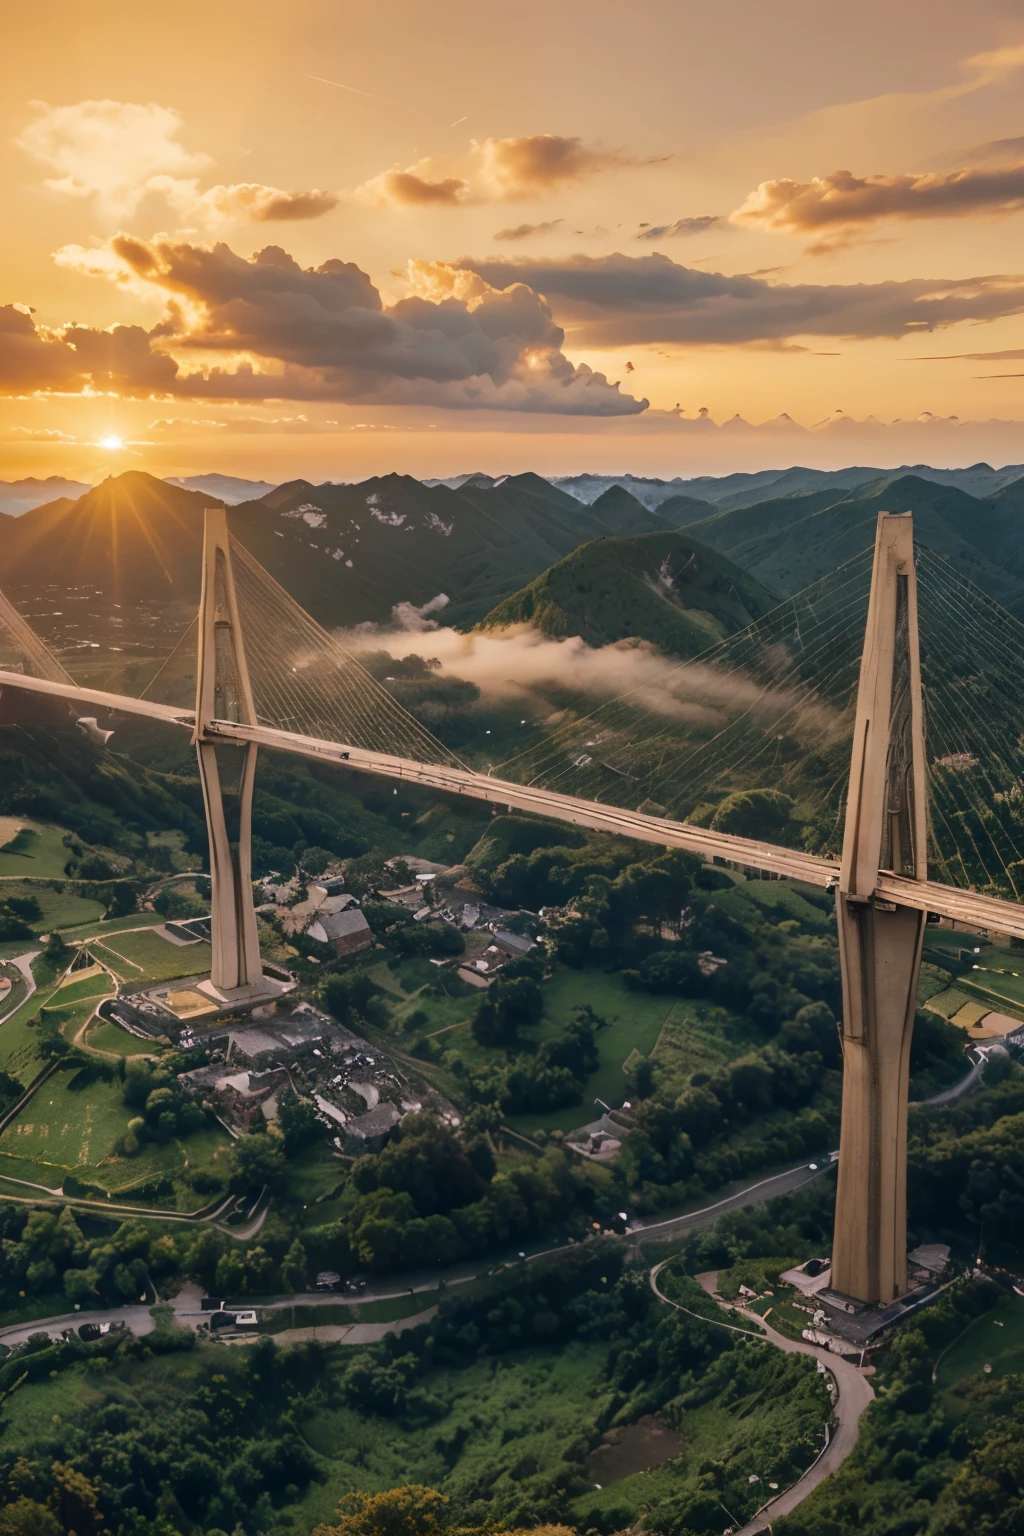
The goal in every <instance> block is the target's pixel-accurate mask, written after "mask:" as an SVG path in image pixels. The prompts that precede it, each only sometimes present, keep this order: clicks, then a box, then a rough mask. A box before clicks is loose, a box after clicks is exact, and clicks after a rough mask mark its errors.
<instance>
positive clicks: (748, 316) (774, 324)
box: [455, 253, 1024, 347]
mask: <svg viewBox="0 0 1024 1536" xmlns="http://www.w3.org/2000/svg"><path fill="white" fill-rule="evenodd" d="M455 266H456V267H457V268H459V269H462V270H464V271H469V272H473V273H475V274H477V275H478V276H480V277H482V278H483V279H484V280H485V281H486V282H487V283H488V284H490V285H491V286H492V287H494V288H499V289H503V288H505V287H506V286H507V285H510V284H514V283H525V284H527V285H528V286H529V287H530V288H531V289H533V290H534V291H535V292H537V293H540V294H543V295H544V296H545V297H546V299H547V300H548V301H549V303H550V304H551V307H552V311H553V312H554V314H555V315H556V316H557V318H558V320H559V323H563V324H570V325H571V326H572V332H573V339H574V340H575V341H576V342H577V343H579V344H581V345H583V346H588V347H618V346H631V345H636V344H640V343H645V342H675V343H679V344H682V345H691V346H737V345H747V344H749V343H751V342H764V341H771V340H785V339H790V338H793V337H797V336H843V337H860V338H867V337H890V338H898V337H902V336H907V335H911V334H914V333H916V332H917V331H931V330H935V329H937V328H938V327H942V326H947V325H954V324H956V323H957V322H958V321H962V320H972V321H984V320H994V319H997V318H1000V317H1002V316H1005V315H1015V314H1019V313H1021V312H1022V311H1024V276H1013V275H1011V276H1002V275H994V276H987V277H977V278H957V279H942V278H909V279H906V280H903V281H898V282H883V283H769V282H766V281H765V280H764V279H763V278H758V277H751V276H749V275H746V274H742V273H740V274H738V275H736V276H733V277H727V276H725V275H723V274H722V273H720V272H702V271H699V270H698V269H696V268H695V267H685V266H682V265H680V264H678V263H677V262H674V261H672V260H671V259H670V258H669V257H668V256H665V255H662V254H661V253H652V254H651V255H650V256H624V255H622V254H621V253H616V254H614V255H611V256H582V255H575V256H569V257H566V258H565V259H564V260H557V259H556V260H544V259H541V258H539V257H536V258H534V257H526V256H519V257H508V256H505V257H498V256H494V257H489V258H486V259H484V260H477V259H476V258H473V257H468V256H464V257H461V258H460V259H459V261H457V262H456V263H455Z"/></svg>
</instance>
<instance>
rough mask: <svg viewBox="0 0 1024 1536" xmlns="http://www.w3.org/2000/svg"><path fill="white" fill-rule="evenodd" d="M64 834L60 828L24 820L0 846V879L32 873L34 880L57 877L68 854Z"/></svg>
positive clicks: (60, 873)
mask: <svg viewBox="0 0 1024 1536" xmlns="http://www.w3.org/2000/svg"><path fill="white" fill-rule="evenodd" d="M64 837H65V832H64V829H63V827H48V826H43V825H42V824H41V823H39V822H27V823H26V824H25V826H24V827H23V828H22V829H21V831H20V832H18V833H16V834H15V836H14V837H12V838H11V839H10V840H9V841H8V842H7V843H5V844H4V846H3V847H2V848H0V879H3V878H11V877H12V876H17V875H22V876H24V875H32V876H34V877H35V878H36V879H42V880H47V879H49V880H53V879H57V880H59V879H60V878H61V876H62V875H63V873H64V865H65V864H66V863H67V861H68V859H69V858H70V857H71V854H70V853H69V851H68V849H67V848H65V846H64Z"/></svg>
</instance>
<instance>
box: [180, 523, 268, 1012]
mask: <svg viewBox="0 0 1024 1536" xmlns="http://www.w3.org/2000/svg"><path fill="white" fill-rule="evenodd" d="M212 720H233V721H237V722H238V723H239V724H241V725H255V724H256V709H255V706H254V704H253V698H252V688H251V686H250V683H249V671H248V668H247V666H246V662H245V646H244V643H243V640H242V625H241V620H240V619H239V615H238V599H237V596H236V594H235V581H234V574H233V572H232V569H231V544H230V541H229V536H228V524H227V514H226V513H225V511H224V508H223V507H217V508H207V511H206V522H205V530H204V540H203V585H202V595H201V597H200V600H199V658H198V666H197V669H196V712H195V722H194V727H193V733H192V739H193V741H194V743H195V748H196V755H197V757H198V759H199V778H200V781H201V782H202V786H203V803H204V805H205V807H206V827H207V832H208V834H209V838H210V881H211V906H210V915H211V928H212V939H211V942H212V945H213V962H212V964H211V967H210V985H211V989H212V990H213V991H215V992H216V993H217V994H218V995H219V996H221V997H223V998H224V999H225V1000H226V1001H227V1000H230V1001H235V1000H236V999H237V1000H238V1001H245V1000H246V999H247V998H248V997H258V996H261V995H262V994H263V992H264V988H263V986H262V982H263V965H262V963H261V961H260V942H259V934H258V931H257V928H256V909H255V907H254V905H253V899H252V791H253V782H254V780H255V776H256V753H257V751H258V750H259V749H258V747H257V746H256V745H255V744H254V743H253V742H246V743H245V744H244V745H243V746H242V749H241V753H240V754H239V753H237V752H236V753H234V754H232V755H233V756H234V758H235V763H234V764H233V767H234V769H235V771H236V772H237V775H238V826H237V828H236V829H235V831H236V836H235V837H234V838H232V837H231V836H230V833H229V831H228V825H227V819H226V817H225V814H224V795H223V789H222V784H221V763H220V760H219V758H218V744H217V742H216V741H215V740H212V739H211V737H210V735H209V733H208V729H207V728H208V726H209V724H210V722H211V721H212Z"/></svg>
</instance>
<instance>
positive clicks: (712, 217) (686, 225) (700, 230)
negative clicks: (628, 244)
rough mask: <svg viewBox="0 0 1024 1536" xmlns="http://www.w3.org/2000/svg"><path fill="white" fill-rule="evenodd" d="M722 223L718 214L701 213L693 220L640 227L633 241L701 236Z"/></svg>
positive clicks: (722, 219)
mask: <svg viewBox="0 0 1024 1536" xmlns="http://www.w3.org/2000/svg"><path fill="white" fill-rule="evenodd" d="M724 223H725V219H724V218H723V217H722V215H721V214H720V213H702V214H699V215H698V216H697V218H694V219H676V220H675V221H674V223H672V224H645V225H641V227H640V229H639V230H638V231H637V233H636V234H635V235H634V236H633V239H634V240H674V239H676V238H677V237H678V236H680V235H703V234H704V233H705V231H706V230H709V229H717V228H718V227H719V226H720V225H722V224H724Z"/></svg>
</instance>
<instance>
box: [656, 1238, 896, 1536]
mask: <svg viewBox="0 0 1024 1536" xmlns="http://www.w3.org/2000/svg"><path fill="white" fill-rule="evenodd" d="M668 1263H671V1260H670V1259H666V1260H664V1261H663V1262H662V1263H661V1264H656V1265H655V1266H654V1268H653V1269H652V1270H651V1273H650V1283H651V1290H652V1291H653V1292H654V1294H655V1296H657V1297H658V1299H659V1300H660V1301H664V1302H666V1303H667V1305H668V1306H670V1307H675V1308H676V1309H677V1311H680V1312H687V1311H688V1308H686V1307H683V1306H681V1305H680V1304H679V1302H677V1301H672V1300H671V1298H670V1297H668V1296H666V1295H665V1294H664V1292H663V1291H660V1290H659V1289H658V1275H659V1273H660V1271H661V1270H662V1269H664V1267H665V1264H668ZM717 1278H718V1277H717V1273H716V1272H708V1273H706V1274H703V1275H698V1276H697V1280H698V1282H699V1284H700V1286H701V1288H702V1289H703V1290H704V1291H706V1292H707V1293H708V1295H712V1294H713V1292H714V1283H715V1281H716V1279H717ZM736 1310H737V1311H738V1312H740V1313H741V1314H742V1315H743V1317H745V1318H748V1319H749V1320H750V1322H752V1323H753V1324H755V1325H756V1327H758V1328H760V1330H761V1332H762V1334H763V1335H764V1337H765V1339H766V1341H767V1342H768V1343H770V1344H774V1345H775V1347H776V1349H781V1350H782V1351H783V1353H784V1354H787V1355H811V1356H812V1357H813V1358H814V1359H815V1360H817V1361H818V1362H819V1363H820V1364H821V1365H823V1366H824V1367H825V1369H826V1370H827V1371H829V1372H831V1374H832V1377H833V1380H834V1381H835V1384H836V1388H837V1396H836V1403H835V1410H834V1412H835V1419H836V1431H835V1434H834V1435H833V1436H832V1437H831V1439H830V1440H829V1443H828V1445H827V1446H826V1447H825V1449H824V1450H823V1451H822V1452H821V1454H820V1455H819V1456H818V1458H817V1460H816V1461H814V1462H812V1463H811V1465H810V1466H809V1467H808V1468H807V1471H806V1472H805V1473H804V1474H803V1476H802V1477H799V1478H798V1479H797V1481H796V1482H795V1483H794V1484H793V1485H792V1487H790V1488H787V1489H786V1490H785V1492H784V1493H780V1494H777V1495H776V1497H775V1498H774V1499H772V1500H770V1501H769V1503H768V1504H766V1505H765V1507H764V1509H762V1510H760V1511H759V1513H758V1514H756V1515H755V1516H754V1518H753V1520H751V1521H750V1522H749V1523H748V1524H747V1525H745V1526H744V1527H743V1529H742V1530H740V1531H738V1532H737V1533H736V1536H755V1533H756V1532H758V1531H769V1530H770V1529H771V1526H772V1522H773V1521H774V1520H777V1519H779V1517H780V1516H782V1515H788V1514H789V1513H790V1512H791V1511H792V1510H794V1509H795V1508H796V1507H797V1505H798V1504H801V1503H802V1502H803V1501H804V1499H806V1497H807V1495H808V1494H809V1493H811V1492H813V1490H814V1489H815V1488H817V1486H818V1484H819V1483H823V1482H824V1481H825V1479H826V1477H830V1476H831V1475H832V1473H833V1472H835V1471H837V1470H838V1468H839V1467H841V1466H842V1464H843V1462H844V1461H845V1460H846V1458H847V1456H849V1454H850V1452H851V1451H852V1450H853V1448H854V1446H855V1445H856V1444H857V1436H858V1434H859V1433H860V1416H861V1414H862V1413H863V1412H864V1410H865V1408H866V1407H867V1406H868V1404H869V1403H870V1402H871V1400H872V1398H873V1397H874V1395H875V1394H874V1391H873V1389H872V1386H871V1383H870V1382H869V1381H868V1379H867V1377H866V1376H864V1375H863V1374H862V1373H861V1371H860V1370H859V1369H858V1367H857V1366H855V1365H851V1363H850V1362H849V1360H844V1359H843V1358H842V1356H840V1355H833V1354H831V1353H830V1352H829V1351H828V1350H827V1349H819V1348H818V1346H817V1345H815V1344H806V1343H804V1341H803V1340H802V1339H787V1338H786V1337H785V1336H784V1335H783V1334H781V1333H776V1331H775V1329H774V1328H771V1327H769V1325H768V1324H767V1323H766V1322H765V1321H764V1319H763V1318H762V1317H758V1315H757V1313H756V1312H750V1311H748V1309H747V1308H746V1307H737V1308H736ZM706 1320H707V1319H705V1321H706ZM719 1326H720V1327H722V1328H729V1329H731V1330H732V1331H733V1332H734V1333H746V1332H747V1330H746V1329H743V1328H737V1327H736V1325H735V1324H734V1323H725V1322H723V1323H721V1324H720V1325H719Z"/></svg>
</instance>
